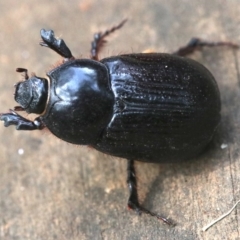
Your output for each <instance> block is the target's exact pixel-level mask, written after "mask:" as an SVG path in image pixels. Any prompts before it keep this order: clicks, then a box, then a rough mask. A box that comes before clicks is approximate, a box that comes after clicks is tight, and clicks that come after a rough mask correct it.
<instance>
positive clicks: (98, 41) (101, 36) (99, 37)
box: [90, 19, 127, 61]
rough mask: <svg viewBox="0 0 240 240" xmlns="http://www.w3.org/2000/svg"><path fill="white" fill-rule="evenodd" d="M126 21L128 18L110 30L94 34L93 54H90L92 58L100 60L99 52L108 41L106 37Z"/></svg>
mask: <svg viewBox="0 0 240 240" xmlns="http://www.w3.org/2000/svg"><path fill="white" fill-rule="evenodd" d="M126 21H127V19H124V20H123V21H122V22H121V23H120V24H118V25H117V26H115V27H112V28H111V29H109V30H106V31H105V32H104V33H102V32H99V33H95V34H94V36H93V41H92V43H91V56H90V57H91V59H93V60H96V61H98V54H99V52H100V51H101V49H102V47H103V45H104V43H106V42H107V41H106V40H105V38H106V37H107V36H108V35H110V34H111V33H113V32H114V31H115V30H117V29H119V28H121V27H122V26H123V25H124V24H125V22H126Z"/></svg>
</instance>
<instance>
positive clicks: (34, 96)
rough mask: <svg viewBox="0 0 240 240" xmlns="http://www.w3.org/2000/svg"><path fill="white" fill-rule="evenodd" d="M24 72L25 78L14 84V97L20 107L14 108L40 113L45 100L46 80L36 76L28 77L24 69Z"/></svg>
mask: <svg viewBox="0 0 240 240" xmlns="http://www.w3.org/2000/svg"><path fill="white" fill-rule="evenodd" d="M17 71H18V70H17ZM18 72H22V71H18ZM24 72H25V80H24V81H22V82H18V83H17V84H16V85H15V87H16V90H15V94H14V98H15V101H16V102H18V103H19V104H20V107H15V109H16V110H24V111H26V112H27V113H37V114H41V113H42V112H43V111H44V109H45V106H46V102H47V92H48V81H47V80H46V79H44V78H40V77H36V76H33V77H31V78H28V75H27V70H25V69H24Z"/></svg>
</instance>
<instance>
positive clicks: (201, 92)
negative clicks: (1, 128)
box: [0, 21, 235, 223]
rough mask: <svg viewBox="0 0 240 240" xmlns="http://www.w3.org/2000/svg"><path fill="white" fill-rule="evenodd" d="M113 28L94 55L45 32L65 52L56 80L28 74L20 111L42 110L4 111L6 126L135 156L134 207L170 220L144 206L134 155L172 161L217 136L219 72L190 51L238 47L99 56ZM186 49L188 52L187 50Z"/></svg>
mask: <svg viewBox="0 0 240 240" xmlns="http://www.w3.org/2000/svg"><path fill="white" fill-rule="evenodd" d="M124 23H125V21H123V22H122V23H121V24H119V25H118V26H116V27H113V28H112V29H110V30H109V31H106V32H104V33H98V34H96V35H95V36H94V41H93V42H92V50H91V59H75V58H74V57H73V56H72V53H71V51H70V50H69V49H68V47H67V46H66V44H65V42H64V41H63V40H62V39H56V38H55V36H54V33H53V31H51V30H50V31H46V30H41V37H42V40H43V42H41V43H40V44H41V45H42V46H45V47H49V48H51V49H53V50H54V51H56V52H57V53H59V54H60V55H61V56H63V57H64V58H65V59H64V62H63V64H62V65H60V66H58V67H56V68H54V69H53V70H52V71H50V72H48V73H47V75H48V78H49V79H48V80H47V79H44V78H40V77H37V76H33V77H31V78H29V77H28V74H27V70H26V69H24V68H18V69H17V71H18V72H23V73H24V77H25V80H24V81H22V82H19V83H17V84H16V91H15V100H16V101H17V102H18V103H19V104H20V106H17V107H15V109H14V110H15V111H21V110H22V111H26V112H28V113H37V114H40V116H39V117H37V118H36V119H35V120H34V121H29V120H28V119H26V118H23V117H22V116H20V115H19V114H17V113H16V112H15V111H12V110H11V111H10V113H5V114H1V118H0V119H1V120H3V121H4V124H5V126H9V125H16V128H17V129H18V130H35V129H43V128H44V127H46V128H48V129H49V130H50V131H51V132H52V133H53V134H54V135H55V136H57V137H58V138H60V139H62V140H64V141H67V142H70V143H73V144H85V145H90V146H92V147H94V148H96V149H97V150H99V151H101V152H104V153H107V154H111V155H114V156H118V157H122V158H126V159H128V185H129V190H130V197H129V201H128V206H129V207H130V208H132V209H134V210H136V211H137V212H138V213H141V212H144V213H147V214H150V215H152V216H156V217H157V218H159V219H162V220H163V221H164V222H166V223H170V222H169V221H168V220H167V219H165V218H163V217H161V216H159V215H157V214H155V213H152V212H150V211H148V210H146V209H145V208H143V207H141V206H140V204H139V201H138V195H137V183H136V178H135V170H134V165H133V164H134V160H139V161H146V162H155V163H164V162H172V161H182V160H185V159H189V158H193V157H195V156H197V155H198V154H199V153H200V152H202V151H203V149H204V148H205V147H206V146H207V144H208V143H209V142H210V141H211V139H212V137H213V134H214V133H215V131H216V129H217V126H218V124H219V122H220V108H221V104H220V94H219V90H218V86H217V84H216V81H215V80H214V77H213V76H212V74H211V73H210V72H209V71H208V70H207V69H206V68H205V67H204V66H202V65H201V64H199V63H197V62H196V61H193V60H190V59H187V58H184V57H182V56H184V55H186V54H188V53H189V52H193V51H194V50H196V49H198V48H200V47H202V46H212V45H222V44H224V45H230V46H233V47H234V46H235V45H233V44H231V43H222V42H219V43H208V42H203V41H201V40H199V39H193V40H191V41H190V43H189V44H188V45H187V46H186V47H183V48H181V49H180V50H179V51H177V52H175V53H174V54H162V53H149V54H126V55H119V56H115V57H109V58H105V59H102V60H100V61H99V60H98V53H99V51H100V49H101V47H102V45H103V43H104V42H105V40H104V39H105V37H106V36H108V35H109V34H110V33H112V32H113V31H115V30H116V29H118V28H120V27H121V26H122V25H123V24H124ZM181 55H182V56H181Z"/></svg>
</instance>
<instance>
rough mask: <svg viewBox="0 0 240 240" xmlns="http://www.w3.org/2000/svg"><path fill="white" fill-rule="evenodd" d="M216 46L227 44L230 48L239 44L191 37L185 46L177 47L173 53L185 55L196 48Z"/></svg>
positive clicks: (237, 46)
mask: <svg viewBox="0 0 240 240" xmlns="http://www.w3.org/2000/svg"><path fill="white" fill-rule="evenodd" d="M216 46H228V47H231V48H239V45H237V44H235V43H232V42H208V41H204V40H201V39H200V38H192V39H191V40H190V41H189V42H188V44H187V45H186V46H184V47H181V48H179V49H178V50H177V51H175V52H174V53H173V54H174V55H178V56H187V55H189V54H191V53H193V52H195V51H197V50H201V49H202V48H203V47H216Z"/></svg>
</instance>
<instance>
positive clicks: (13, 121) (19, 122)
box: [0, 110, 44, 130]
mask: <svg viewBox="0 0 240 240" xmlns="http://www.w3.org/2000/svg"><path fill="white" fill-rule="evenodd" d="M0 120H1V121H4V126H5V127H8V126H10V125H16V129H17V130H36V129H39V130H41V129H43V128H44V125H43V123H42V121H41V119H40V118H39V117H38V118H36V119H35V120H34V121H30V120H28V119H26V118H24V117H22V116H20V115H19V114H17V113H16V112H14V111H13V110H10V113H3V114H1V115H0Z"/></svg>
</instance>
